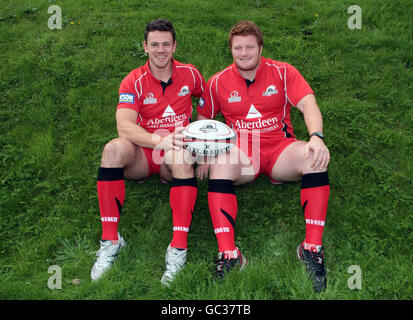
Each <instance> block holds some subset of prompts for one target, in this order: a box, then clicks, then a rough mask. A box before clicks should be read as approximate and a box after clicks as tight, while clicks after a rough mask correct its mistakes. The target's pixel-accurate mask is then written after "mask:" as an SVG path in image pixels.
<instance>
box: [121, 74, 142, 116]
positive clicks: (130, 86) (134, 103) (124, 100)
mask: <svg viewBox="0 0 413 320" xmlns="http://www.w3.org/2000/svg"><path fill="white" fill-rule="evenodd" d="M140 107H141V101H140V99H139V96H138V93H137V92H136V89H135V83H134V81H133V77H132V76H131V74H129V75H128V76H126V78H125V79H123V80H122V82H121V84H120V87H119V102H118V107H117V109H120V108H128V109H132V110H135V111H136V112H138V113H139V109H140Z"/></svg>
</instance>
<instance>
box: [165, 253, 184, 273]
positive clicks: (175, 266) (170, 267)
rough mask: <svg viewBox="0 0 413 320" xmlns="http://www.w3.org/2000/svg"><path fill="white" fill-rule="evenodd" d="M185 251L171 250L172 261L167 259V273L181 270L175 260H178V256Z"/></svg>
mask: <svg viewBox="0 0 413 320" xmlns="http://www.w3.org/2000/svg"><path fill="white" fill-rule="evenodd" d="M184 254H185V251H184V250H182V251H180V250H173V251H172V261H171V260H170V259H168V262H167V263H166V270H167V271H169V272H176V271H177V270H179V269H180V268H181V266H180V265H178V264H177V263H176V260H177V259H179V257H180V256H182V255H184Z"/></svg>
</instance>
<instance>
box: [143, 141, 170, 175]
mask: <svg viewBox="0 0 413 320" xmlns="http://www.w3.org/2000/svg"><path fill="white" fill-rule="evenodd" d="M141 148H142V150H143V152H144V153H145V156H146V162H147V163H148V170H149V172H148V176H151V175H152V174H159V173H160V171H161V170H160V169H161V164H162V161H163V157H164V154H165V153H164V150H159V149H152V148H143V147H141Z"/></svg>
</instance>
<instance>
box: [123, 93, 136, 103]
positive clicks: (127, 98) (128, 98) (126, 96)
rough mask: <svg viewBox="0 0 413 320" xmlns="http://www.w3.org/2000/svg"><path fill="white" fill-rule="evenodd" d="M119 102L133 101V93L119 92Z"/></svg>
mask: <svg viewBox="0 0 413 320" xmlns="http://www.w3.org/2000/svg"><path fill="white" fill-rule="evenodd" d="M119 103H135V95H134V94H131V93H121V94H120V95H119Z"/></svg>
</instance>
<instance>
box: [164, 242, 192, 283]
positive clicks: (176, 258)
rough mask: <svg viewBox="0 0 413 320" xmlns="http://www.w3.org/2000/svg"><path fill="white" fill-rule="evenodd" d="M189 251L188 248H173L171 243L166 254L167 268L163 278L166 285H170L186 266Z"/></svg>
mask: <svg viewBox="0 0 413 320" xmlns="http://www.w3.org/2000/svg"><path fill="white" fill-rule="evenodd" d="M187 252H188V249H177V248H173V247H171V244H169V246H168V249H166V255H165V262H166V270H165V272H164V274H163V276H162V279H161V282H162V283H163V284H164V285H165V286H167V287H169V285H170V283H171V282H172V281H173V280H174V279H175V277H176V276H177V274H178V273H179V271H181V269H182V268H183V267H184V266H185V262H186V254H187Z"/></svg>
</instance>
